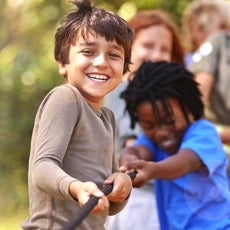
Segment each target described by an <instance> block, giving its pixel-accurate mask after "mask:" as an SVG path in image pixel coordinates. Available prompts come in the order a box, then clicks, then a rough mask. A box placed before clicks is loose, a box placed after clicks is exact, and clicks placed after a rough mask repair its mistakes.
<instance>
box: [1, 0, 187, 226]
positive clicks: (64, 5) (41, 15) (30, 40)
mask: <svg viewBox="0 0 230 230" xmlns="http://www.w3.org/2000/svg"><path fill="white" fill-rule="evenodd" d="M92 2H93V4H94V5H95V6H99V7H103V8H106V9H110V10H112V11H115V12H117V13H118V14H119V15H120V16H122V17H123V18H124V19H129V18H130V17H131V16H132V15H133V14H134V13H135V12H136V11H138V10H139V9H151V8H160V9H163V10H165V11H167V12H168V13H169V14H170V15H171V16H172V18H173V19H174V20H175V22H177V23H178V25H180V23H181V14H182V12H183V10H184V8H185V7H186V6H187V4H189V2H191V0H129V1H125V0H103V1H102V0H92ZM0 5H1V13H0V21H1V26H0V186H1V187H0V230H11V229H12V230H17V229H21V228H20V224H21V222H22V221H23V220H24V219H25V218H26V217H27V215H28V198H27V164H28V157H29V150H30V138H31V132H32V128H33V121H34V116H35V113H36V110H37V107H38V105H39V104H40V102H41V100H42V98H43V97H44V96H45V94H46V93H47V92H48V91H49V90H50V89H51V88H53V87H54V86H56V85H58V84H60V83H62V82H63V78H62V77H61V76H59V74H58V69H57V64H56V62H55V60H54V58H53V47H54V33H55V32H56V29H57V27H58V26H59V23H60V21H61V19H62V18H63V16H64V15H65V14H66V13H68V12H69V10H71V9H73V5H72V4H70V3H69V1H68V0H49V1H45V0H0Z"/></svg>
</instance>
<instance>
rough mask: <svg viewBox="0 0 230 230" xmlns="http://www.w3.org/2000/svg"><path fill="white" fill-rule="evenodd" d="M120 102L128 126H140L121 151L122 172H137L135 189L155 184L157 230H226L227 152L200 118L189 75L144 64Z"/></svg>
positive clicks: (229, 224) (229, 215) (229, 221)
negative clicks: (131, 142)
mask: <svg viewBox="0 0 230 230" xmlns="http://www.w3.org/2000/svg"><path fill="white" fill-rule="evenodd" d="M122 98H124V99H125V101H126V108H127V110H128V112H129V114H130V117H131V121H132V126H135V124H136V123H137V122H139V123H140V125H141V127H142V129H143V133H142V134H140V135H139V136H138V138H137V140H136V142H135V144H134V146H132V147H126V148H124V149H123V150H122V152H121V163H122V164H123V166H122V167H121V169H122V170H124V171H125V170H129V169H135V170H137V172H138V174H137V177H136V178H135V180H134V181H133V185H134V186H137V187H139V186H142V185H143V184H144V183H145V182H146V181H147V180H149V179H156V180H155V190H156V197H157V204H158V213H159V218H160V225H161V229H162V230H169V229H196V230H198V229H204V228H206V229H209V230H216V229H229V228H230V211H229V208H228V207H229V205H230V193H229V184H228V179H227V175H226V166H227V158H226V153H225V152H224V150H223V147H222V143H221V140H220V138H219V135H218V133H217V132H216V129H215V127H214V126H213V124H212V123H210V122H209V121H207V120H205V119H203V118H202V116H203V103H202V100H201V93H200V91H199V90H198V87H197V83H196V82H195V81H194V80H193V76H192V74H191V73H190V72H188V71H187V70H186V69H185V68H184V67H183V66H182V65H180V64H178V63H166V62H160V63H151V62H146V63H144V64H143V65H142V66H141V68H140V69H139V70H138V71H137V73H136V74H135V77H134V79H133V80H132V81H131V82H130V83H129V86H128V87H127V89H126V90H125V91H124V92H123V94H122ZM216 210H219V211H218V212H217V211H216ZM143 228H144V223H143Z"/></svg>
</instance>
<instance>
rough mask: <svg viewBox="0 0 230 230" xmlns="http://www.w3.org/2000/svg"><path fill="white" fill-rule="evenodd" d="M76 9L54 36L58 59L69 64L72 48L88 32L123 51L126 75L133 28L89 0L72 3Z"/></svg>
mask: <svg viewBox="0 0 230 230" xmlns="http://www.w3.org/2000/svg"><path fill="white" fill-rule="evenodd" d="M71 2H72V3H73V4H74V5H75V6H76V7H77V10H75V11H73V12H71V13H69V14H68V15H67V16H66V17H65V18H64V20H63V22H62V24H61V26H60V27H59V28H58V29H57V32H56V34H55V51H54V56H55V59H56V60H57V61H58V62H60V63H62V64H68V63H69V49H70V46H71V45H74V44H75V42H76V39H77V37H78V36H79V35H82V37H83V38H86V36H87V34H88V33H92V32H94V31H95V32H96V33H97V34H99V35H101V36H103V37H105V38H106V40H113V39H114V40H116V42H117V43H118V44H119V45H121V46H122V47H123V48H124V52H125V63H124V72H126V71H127V70H128V66H129V64H130V62H131V60H130V59H131V45H132V42H133V36H134V32H133V29H132V27H131V26H129V24H128V23H127V22H126V21H125V20H124V19H122V18H121V17H119V16H118V15H117V14H115V13H113V12H111V11H109V10H105V9H101V8H97V7H94V6H92V5H91V2H90V0H82V1H78V0H72V1H71Z"/></svg>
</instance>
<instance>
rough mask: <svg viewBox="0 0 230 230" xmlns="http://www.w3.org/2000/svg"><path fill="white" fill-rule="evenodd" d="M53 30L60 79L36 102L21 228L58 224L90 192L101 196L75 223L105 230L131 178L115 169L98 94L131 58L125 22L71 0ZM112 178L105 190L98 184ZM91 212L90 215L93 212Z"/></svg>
mask: <svg viewBox="0 0 230 230" xmlns="http://www.w3.org/2000/svg"><path fill="white" fill-rule="evenodd" d="M72 3H74V4H75V5H76V6H77V8H78V10H76V11H74V12H71V13H70V14H68V15H67V17H66V18H65V20H64V21H63V23H62V25H61V27H60V28H59V29H58V30H57V32H56V35H55V59H56V60H57V62H58V64H59V72H60V74H61V75H64V76H65V80H66V82H67V83H66V84H64V85H61V86H58V87H56V88H54V89H53V90H51V92H50V93H49V94H48V95H47V96H46V97H45V99H44V100H43V101H42V103H41V105H40V107H39V109H38V112H37V115H36V118H35V124H34V130H33V135H32V141H31V152H30V159H29V203H30V217H29V218H28V219H27V220H26V221H25V222H24V223H23V229H62V228H63V226H64V225H65V224H66V223H67V222H68V221H69V220H70V219H71V218H72V216H73V215H75V214H76V213H77V211H78V210H79V208H80V207H81V206H82V205H84V204H85V203H86V202H87V201H88V199H89V197H90V196H91V195H94V196H97V197H99V202H98V204H97V205H96V206H95V208H94V209H93V210H92V213H90V214H89V216H88V217H86V218H85V219H84V220H83V222H82V223H81V225H80V226H79V229H84V230H87V229H98V230H100V229H104V227H103V226H104V222H105V219H106V217H107V215H108V214H116V213H117V212H119V211H120V210H121V209H122V208H123V207H124V206H125V204H126V202H127V197H128V196H129V194H130V191H131V187H132V183H131V180H130V178H129V177H128V175H126V174H125V173H121V172H119V167H118V162H117V156H116V154H115V136H116V128H115V119H114V116H113V114H112V112H111V111H110V110H109V109H108V108H106V107H103V106H102V100H103V97H104V96H105V95H106V94H107V93H109V92H110V91H111V90H113V89H114V88H115V87H116V86H117V85H118V84H119V83H120V82H121V79H122V75H123V73H124V72H125V71H127V68H128V64H129V63H130V50H131V43H132V39H133V31H132V29H131V27H130V26H129V25H128V24H127V23H126V22H125V21H124V20H123V19H121V18H120V17H119V16H117V15H116V14H114V13H112V12H110V11H107V10H104V9H99V8H96V7H93V6H91V4H90V1H89V0H85V1H83V2H78V1H72ZM109 183H114V188H113V191H112V193H111V194H110V195H109V196H108V197H105V196H104V194H103V193H102V192H101V190H100V188H102V186H103V184H104V185H105V184H109ZM95 213H96V214H97V215H96V214H95Z"/></svg>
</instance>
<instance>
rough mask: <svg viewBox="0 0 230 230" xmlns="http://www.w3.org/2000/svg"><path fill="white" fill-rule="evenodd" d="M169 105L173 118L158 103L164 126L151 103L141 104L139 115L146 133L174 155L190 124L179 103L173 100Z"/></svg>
mask: <svg viewBox="0 0 230 230" xmlns="http://www.w3.org/2000/svg"><path fill="white" fill-rule="evenodd" d="M169 103H170V106H171V108H172V113H173V114H172V116H171V118H169V116H168V115H167V114H166V112H165V111H164V108H163V106H162V103H161V101H159V100H158V101H157V102H156V105H157V107H158V110H159V114H160V119H161V122H162V124H159V123H158V122H157V120H156V118H155V115H154V113H153V110H152V105H151V103H150V102H143V103H141V104H139V106H138V107H137V115H138V119H139V122H140V125H141V127H142V129H143V131H144V133H145V134H146V135H147V136H148V137H149V138H150V139H151V140H152V141H153V142H154V143H155V144H157V145H158V146H159V147H160V148H161V149H163V150H164V151H165V152H167V153H169V154H174V153H176V152H177V150H178V148H179V146H180V143H181V140H182V138H183V136H184V133H185V131H186V129H187V128H188V126H189V124H188V122H187V121H186V119H185V117H184V114H183V112H182V110H181V107H180V105H179V104H178V102H177V101H176V100H175V99H172V98H171V99H169ZM189 120H190V122H192V121H193V118H192V116H191V115H189Z"/></svg>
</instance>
